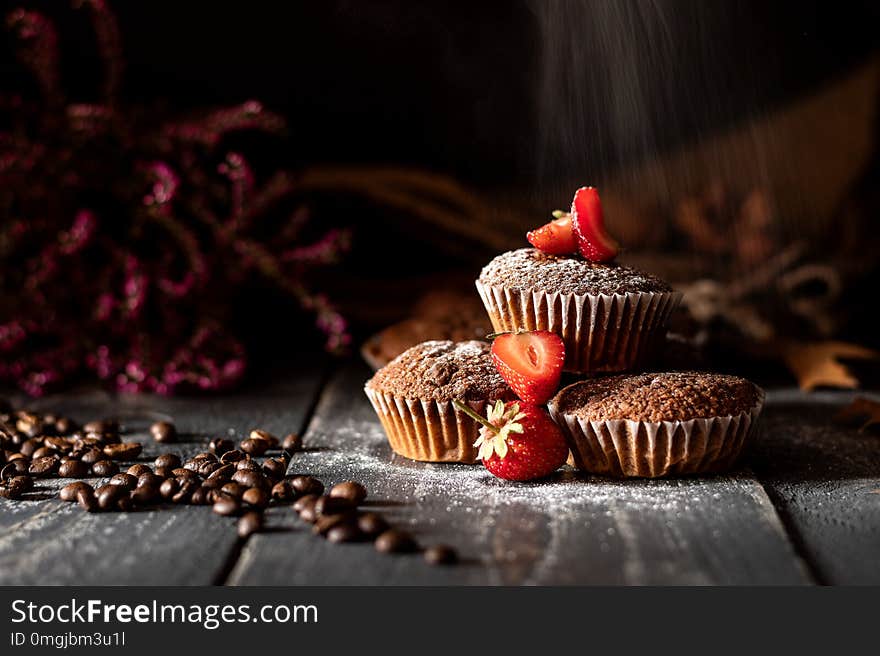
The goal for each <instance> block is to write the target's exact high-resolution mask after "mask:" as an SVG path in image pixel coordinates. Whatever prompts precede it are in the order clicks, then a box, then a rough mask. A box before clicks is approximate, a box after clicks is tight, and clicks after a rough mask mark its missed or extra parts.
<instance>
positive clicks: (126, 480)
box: [110, 474, 138, 492]
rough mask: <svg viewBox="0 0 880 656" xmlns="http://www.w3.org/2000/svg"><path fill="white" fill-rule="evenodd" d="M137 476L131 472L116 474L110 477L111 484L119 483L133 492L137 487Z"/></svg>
mask: <svg viewBox="0 0 880 656" xmlns="http://www.w3.org/2000/svg"><path fill="white" fill-rule="evenodd" d="M137 480H138V479H137V477H136V476H132V475H131V474H116V475H115V476H113V477H112V478H111V479H110V485H119V486H120V487H122V489H124V490H126V491H128V492H131V491H132V490H133V489H134V488H136V487H137Z"/></svg>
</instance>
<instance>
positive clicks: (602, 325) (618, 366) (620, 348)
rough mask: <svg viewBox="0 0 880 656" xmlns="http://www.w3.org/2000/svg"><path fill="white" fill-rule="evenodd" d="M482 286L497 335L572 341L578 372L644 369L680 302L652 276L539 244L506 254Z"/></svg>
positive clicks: (570, 357) (568, 344) (569, 358)
mask: <svg viewBox="0 0 880 656" xmlns="http://www.w3.org/2000/svg"><path fill="white" fill-rule="evenodd" d="M476 284H477V291H478V292H479V294H480V297H481V298H482V299H483V304H484V305H485V306H486V311H487V312H488V314H489V319H490V321H491V322H492V327H493V328H494V330H495V331H496V332H506V331H510V332H516V331H520V330H547V331H550V332H553V333H556V334H557V335H559V336H560V337H561V338H562V341H563V342H564V343H565V353H566V358H565V370H566V371H571V372H576V373H597V372H621V371H628V370H631V369H634V368H636V367H637V366H639V365H640V364H641V363H642V362H644V361H645V360H646V358H647V356H648V355H649V354H650V353H651V351H652V349H653V348H654V347H655V346H656V345H657V343H658V342H659V341H660V340H662V338H663V337H664V335H665V327H666V323H667V321H668V319H669V315H670V314H671V313H672V311H673V309H675V307H676V306H677V305H678V303H679V301H680V300H681V294H680V293H678V292H675V291H673V289H672V287H670V286H669V284H667V283H666V282H664V281H663V280H661V279H660V278H658V277H656V276H653V275H651V274H647V273H643V272H641V271H638V270H636V269H632V268H630V267H627V266H623V265H620V264H616V263H614V262H592V261H590V260H586V259H583V258H581V257H577V256H573V255H551V254H548V253H543V252H541V251H539V250H537V249H535V248H521V249H518V250H515V251H508V252H507V253H503V254H501V255H499V256H498V257H496V258H495V259H493V260H492V261H491V262H490V263H489V264H488V265H486V266H485V267H484V268H483V270H482V272H481V273H480V277H479V279H478V280H477V283H476Z"/></svg>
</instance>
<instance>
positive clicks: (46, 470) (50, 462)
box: [28, 456, 61, 476]
mask: <svg viewBox="0 0 880 656" xmlns="http://www.w3.org/2000/svg"><path fill="white" fill-rule="evenodd" d="M60 466H61V461H60V460H59V459H58V457H57V456H42V457H40V458H36V459H35V460H32V461H31V465H30V467H28V473H29V474H31V475H32V476H51V475H52V474H54V473H56V472H57V471H58V468H59V467H60Z"/></svg>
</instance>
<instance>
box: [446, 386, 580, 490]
mask: <svg viewBox="0 0 880 656" xmlns="http://www.w3.org/2000/svg"><path fill="white" fill-rule="evenodd" d="M455 406H456V407H457V408H458V409H459V410H461V411H462V412H464V413H465V414H467V415H468V416H470V417H471V418H473V419H474V420H476V421H478V422H479V423H480V424H482V428H481V429H480V437H479V438H478V439H477V441H476V442H475V443H474V446H477V447H479V448H480V451H479V455H480V459H481V460H482V461H483V466H485V467H486V469H488V470H489V471H490V472H491V473H492V474H494V475H495V476H497V477H498V478H503V479H505V480H508V481H531V480H534V479H536V478H543V477H545V476H549V475H550V474H552V473H553V472H555V471H556V470H557V469H559V468H560V467H561V466H562V465H563V464H564V463H565V461H566V459H567V458H568V444H566V442H565V438H564V437H563V436H562V431H560V430H559V427H558V426H557V425H556V424H555V423H553V420H552V419H551V418H550V415H549V414H547V411H546V410H544V409H543V408H539V407H537V406H533V405H521V404H519V403H516V402H512V403H508V404H506V405H505V404H504V403H503V402H502V401H497V402H496V403H495V405H494V406H492V407H490V408H489V411H488V412H487V413H486V418H483V417H481V416H480V415H478V414H477V413H476V412H474V411H473V410H472V409H471V408H470V407H468V406H466V405H464V404H463V403H460V402H458V401H456V402H455Z"/></svg>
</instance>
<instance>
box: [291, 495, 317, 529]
mask: <svg viewBox="0 0 880 656" xmlns="http://www.w3.org/2000/svg"><path fill="white" fill-rule="evenodd" d="M318 499H319V497H318V496H317V495H315V494H307V495H305V496H303V497H300V498H299V499H297V500H296V503H294V504H293V509H294V510H295V511H296V512H297V513H299V518H300V519H301V520H303V521H304V522H309V523H314V521H315V520H316V519H317V518H318V515H317V513H316V512H315V502H317V500H318Z"/></svg>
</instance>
